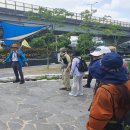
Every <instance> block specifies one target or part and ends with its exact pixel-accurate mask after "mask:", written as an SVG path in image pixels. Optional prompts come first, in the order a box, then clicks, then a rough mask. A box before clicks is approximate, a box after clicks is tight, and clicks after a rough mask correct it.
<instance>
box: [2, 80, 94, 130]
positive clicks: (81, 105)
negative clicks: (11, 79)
mask: <svg viewBox="0 0 130 130" xmlns="http://www.w3.org/2000/svg"><path fill="white" fill-rule="evenodd" d="M84 82H85V81H84ZM60 87H63V86H62V82H61V80H57V81H28V82H26V83H25V84H22V85H20V84H13V83H6V84H5V83H1V84H0V130H85V125H86V120H87V118H88V111H87V109H88V108H89V105H90V102H91V99H92V91H93V89H92V88H90V89H84V96H78V97H71V96H69V95H68V91H61V90H59V88H60Z"/></svg>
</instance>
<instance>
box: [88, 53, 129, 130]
mask: <svg viewBox="0 0 130 130" xmlns="http://www.w3.org/2000/svg"><path fill="white" fill-rule="evenodd" d="M89 71H90V73H91V75H92V76H93V77H94V78H95V79H97V80H99V81H100V85H99V87H98V89H97V90H96V93H95V95H94V97H93V101H92V104H91V107H90V114H89V119H88V121H87V124H86V130H130V81H129V80H128V77H127V75H126V72H125V71H126V70H125V68H124V67H123V59H122V57H121V56H120V55H118V54H116V53H108V54H106V55H105V56H104V57H103V58H102V59H101V60H99V61H97V62H95V63H94V64H93V65H92V66H91V67H90V68H89Z"/></svg>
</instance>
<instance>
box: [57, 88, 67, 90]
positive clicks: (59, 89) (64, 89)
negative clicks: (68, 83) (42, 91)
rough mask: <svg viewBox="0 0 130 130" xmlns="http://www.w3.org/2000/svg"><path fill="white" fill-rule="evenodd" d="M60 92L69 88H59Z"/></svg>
mask: <svg viewBox="0 0 130 130" xmlns="http://www.w3.org/2000/svg"><path fill="white" fill-rule="evenodd" d="M59 90H67V88H59Z"/></svg>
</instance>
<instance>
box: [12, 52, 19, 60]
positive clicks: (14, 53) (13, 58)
mask: <svg viewBox="0 0 130 130" xmlns="http://www.w3.org/2000/svg"><path fill="white" fill-rule="evenodd" d="M12 61H18V57H17V52H13V55H12Z"/></svg>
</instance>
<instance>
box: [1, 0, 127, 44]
mask: <svg viewBox="0 0 130 130" xmlns="http://www.w3.org/2000/svg"><path fill="white" fill-rule="evenodd" d="M38 9H39V6H37V5H32V4H26V3H22V2H17V1H12V0H0V20H1V21H9V22H13V23H21V24H23V25H24V24H26V25H27V24H32V25H33V24H41V25H42V24H45V25H52V23H50V22H49V21H47V20H46V19H44V18H42V19H41V20H31V21H29V20H28V18H27V15H26V13H27V12H28V11H32V12H33V13H37V10H38ZM47 9H48V10H52V11H53V9H51V8H47ZM83 19H84V17H83V16H82V15H81V14H78V13H74V15H73V16H69V17H68V16H66V20H65V21H64V23H63V24H64V26H58V25H56V26H55V27H54V26H52V27H53V29H54V31H55V33H64V32H77V33H83V31H82V30H80V31H79V25H80V23H81V22H82V20H83ZM92 21H95V22H99V23H100V24H101V25H102V26H101V29H104V28H105V27H106V26H107V25H109V24H113V25H120V26H121V31H123V32H124V34H123V35H122V36H121V38H120V40H119V43H122V42H125V41H128V40H130V23H128V22H122V21H118V20H112V19H104V18H100V17H92ZM89 26H90V27H92V29H91V33H92V34H93V35H94V36H102V37H103V39H104V40H106V41H107V42H110V43H112V42H113V39H112V36H109V37H108V36H106V35H105V34H102V33H101V31H100V30H97V29H95V28H93V26H94V22H90V23H89ZM77 30H78V31H77Z"/></svg>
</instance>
